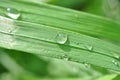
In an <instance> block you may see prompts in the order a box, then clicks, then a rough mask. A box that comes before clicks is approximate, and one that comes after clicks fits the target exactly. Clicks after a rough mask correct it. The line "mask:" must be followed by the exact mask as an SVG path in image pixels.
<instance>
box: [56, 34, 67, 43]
mask: <svg viewBox="0 0 120 80" xmlns="http://www.w3.org/2000/svg"><path fill="white" fill-rule="evenodd" d="M67 39H68V38H67V34H65V33H58V34H57V36H56V42H57V43H59V44H65V43H66V42H67Z"/></svg>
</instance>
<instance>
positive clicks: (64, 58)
mask: <svg viewBox="0 0 120 80" xmlns="http://www.w3.org/2000/svg"><path fill="white" fill-rule="evenodd" d="M61 59H63V60H65V61H68V60H69V57H68V56H67V55H65V54H64V55H62V56H61Z"/></svg>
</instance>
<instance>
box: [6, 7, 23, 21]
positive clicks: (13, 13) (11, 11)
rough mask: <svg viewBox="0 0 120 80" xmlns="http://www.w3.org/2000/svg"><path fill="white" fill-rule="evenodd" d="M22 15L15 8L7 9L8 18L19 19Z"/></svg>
mask: <svg viewBox="0 0 120 80" xmlns="http://www.w3.org/2000/svg"><path fill="white" fill-rule="evenodd" d="M20 15H21V14H20V11H18V10H16V9H13V8H7V16H9V17H10V18H12V19H18V18H19V17H20Z"/></svg>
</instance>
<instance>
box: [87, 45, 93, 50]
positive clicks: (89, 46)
mask: <svg viewBox="0 0 120 80" xmlns="http://www.w3.org/2000/svg"><path fill="white" fill-rule="evenodd" d="M85 47H86V48H87V49H88V50H90V51H92V50H93V46H91V45H86V46H85Z"/></svg>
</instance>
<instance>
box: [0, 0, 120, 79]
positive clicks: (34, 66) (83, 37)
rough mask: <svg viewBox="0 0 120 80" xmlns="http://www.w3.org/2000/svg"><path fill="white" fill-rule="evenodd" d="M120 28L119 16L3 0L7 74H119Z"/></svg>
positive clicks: (0, 25)
mask: <svg viewBox="0 0 120 80" xmlns="http://www.w3.org/2000/svg"><path fill="white" fill-rule="evenodd" d="M76 3H77V2H76ZM119 31H120V24H119V23H118V22H116V21H114V20H111V19H106V18H104V17H101V16H96V15H93V14H88V13H85V12H81V11H75V10H71V9H67V8H63V7H58V6H53V5H50V4H46V3H34V2H32V1H30V2H29V1H24V0H23V1H20V0H1V1H0V47H1V49H0V52H1V54H0V63H1V64H2V66H3V68H5V69H6V70H8V71H7V72H4V74H2V75H1V80H7V77H6V76H8V78H10V79H11V80H17V79H18V80H44V79H48V77H51V78H54V79H55V80H59V79H58V78H62V79H60V80H70V78H72V80H80V78H81V80H93V79H97V80H104V79H106V80H107V79H111V80H112V79H115V78H117V77H118V73H119V72H120V56H119V55H120V52H119V50H120V45H119V44H118V43H119V41H120V32H119ZM43 56H44V57H43ZM48 57H49V58H48ZM54 58H55V59H54ZM58 59H61V60H62V61H61V60H58ZM69 61H71V62H69ZM74 62H77V63H74ZM81 63H82V64H81ZM9 64H11V65H10V66H9ZM71 66H72V67H71ZM85 66H86V67H87V68H86V67H85ZM1 68H2V67H1ZM110 70H113V71H110ZM3 71H4V70H3ZM115 71H116V72H115ZM1 73H3V72H1ZM111 73H114V75H115V76H114V75H111ZM12 75H13V76H14V77H11V76H12ZM105 75H107V76H105ZM4 76H5V78H4ZM66 77H68V78H66ZM56 78H57V79H56ZM73 78H74V79H73ZM117 79H118V78H117ZM48 80H49V79H48ZM52 80H53V79H52Z"/></svg>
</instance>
